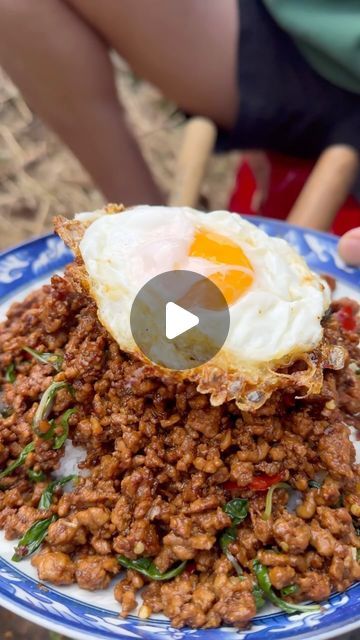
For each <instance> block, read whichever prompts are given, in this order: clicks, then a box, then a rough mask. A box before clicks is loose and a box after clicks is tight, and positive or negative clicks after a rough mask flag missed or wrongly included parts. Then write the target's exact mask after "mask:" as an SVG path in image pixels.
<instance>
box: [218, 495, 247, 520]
mask: <svg viewBox="0 0 360 640" xmlns="http://www.w3.org/2000/svg"><path fill="white" fill-rule="evenodd" d="M223 511H225V513H227V515H228V516H230V518H231V520H232V524H233V525H235V526H236V525H238V524H240V523H241V522H242V521H243V520H245V518H246V516H247V514H248V500H245V499H243V498H235V499H234V500H230V502H227V504H225V505H224V506H223Z"/></svg>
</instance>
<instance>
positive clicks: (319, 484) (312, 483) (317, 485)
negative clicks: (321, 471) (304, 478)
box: [308, 480, 322, 489]
mask: <svg viewBox="0 0 360 640" xmlns="http://www.w3.org/2000/svg"><path fill="white" fill-rule="evenodd" d="M308 487H309V489H321V487H322V482H318V481H317V480H309V482H308Z"/></svg>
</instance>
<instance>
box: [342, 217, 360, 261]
mask: <svg viewBox="0 0 360 640" xmlns="http://www.w3.org/2000/svg"><path fill="white" fill-rule="evenodd" d="M338 250H339V254H340V256H341V258H342V259H343V260H344V262H346V263H347V264H351V265H354V266H359V267H360V227H357V228H356V229H351V231H348V232H347V233H345V234H344V235H343V236H342V238H340V241H339V246H338Z"/></svg>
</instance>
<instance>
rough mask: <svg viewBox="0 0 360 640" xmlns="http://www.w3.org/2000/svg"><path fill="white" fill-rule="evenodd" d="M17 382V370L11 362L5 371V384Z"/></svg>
mask: <svg viewBox="0 0 360 640" xmlns="http://www.w3.org/2000/svg"><path fill="white" fill-rule="evenodd" d="M15 380H16V369H15V364H14V362H11V364H9V366H8V367H6V369H5V382H11V384H12V383H13V382H15Z"/></svg>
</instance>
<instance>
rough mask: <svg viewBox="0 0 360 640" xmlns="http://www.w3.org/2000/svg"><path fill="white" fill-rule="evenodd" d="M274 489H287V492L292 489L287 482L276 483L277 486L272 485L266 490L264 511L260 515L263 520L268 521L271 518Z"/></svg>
mask: <svg viewBox="0 0 360 640" xmlns="http://www.w3.org/2000/svg"><path fill="white" fill-rule="evenodd" d="M276 489H287V491H291V489H292V487H291V486H290V485H289V484H287V482H277V484H273V485H272V486H271V487H270V488H269V489H268V492H267V494H266V502H265V511H264V513H263V515H262V518H263V520H269V518H270V517H271V512H272V501H273V494H274V491H275V490H276Z"/></svg>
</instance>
